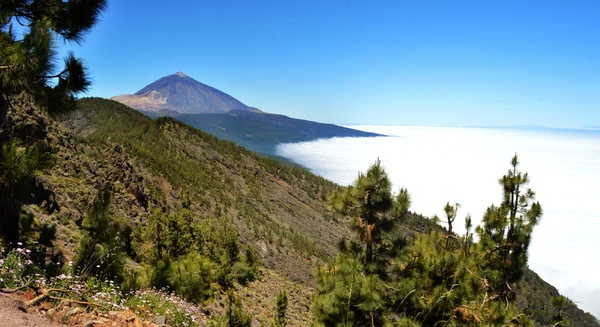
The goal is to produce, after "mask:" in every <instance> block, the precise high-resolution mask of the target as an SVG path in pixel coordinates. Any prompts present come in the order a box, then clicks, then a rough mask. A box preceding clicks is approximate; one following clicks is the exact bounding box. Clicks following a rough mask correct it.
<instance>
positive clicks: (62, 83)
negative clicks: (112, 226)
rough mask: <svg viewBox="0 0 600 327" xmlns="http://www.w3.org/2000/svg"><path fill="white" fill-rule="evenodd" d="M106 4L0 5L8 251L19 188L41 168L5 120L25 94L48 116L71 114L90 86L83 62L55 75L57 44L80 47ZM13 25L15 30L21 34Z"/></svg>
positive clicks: (23, 0) (102, 0)
mask: <svg viewBox="0 0 600 327" xmlns="http://www.w3.org/2000/svg"><path fill="white" fill-rule="evenodd" d="M106 4H107V1H106V0H90V1H75V0H72V1H62V0H46V1H41V0H8V1H3V2H2V4H1V5H0V146H1V148H0V166H1V167H0V168H1V169H0V172H1V173H0V174H2V176H0V226H2V230H0V233H1V234H2V237H3V238H4V240H5V241H6V242H7V243H8V244H7V245H8V246H13V245H14V243H16V242H17V241H18V240H19V239H20V237H19V212H20V205H21V204H20V201H19V199H17V195H16V194H15V193H16V191H17V189H16V188H17V187H18V186H19V185H20V184H23V183H27V180H29V179H31V178H32V177H33V173H34V172H35V170H36V169H38V167H39V164H40V162H41V160H40V159H41V158H42V155H41V152H40V151H39V149H38V148H37V147H34V146H27V147H21V146H19V145H18V144H17V143H16V141H15V140H13V137H12V135H11V126H10V122H9V119H8V113H9V108H10V107H11V103H12V102H13V99H14V97H16V96H19V95H20V94H22V93H26V94H27V95H28V96H29V97H31V98H33V99H34V100H35V101H36V102H37V103H38V104H40V105H42V106H43V107H44V108H46V109H49V110H51V111H52V110H59V109H61V110H62V109H67V108H73V107H74V103H75V101H74V100H75V95H76V94H78V93H80V92H83V91H86V90H87V89H88V87H89V85H90V82H89V79H88V77H87V73H86V69H85V67H84V66H83V64H82V60H81V59H78V58H75V57H74V56H73V54H69V55H68V56H67V58H65V65H64V68H63V69H61V70H57V69H56V56H57V53H56V49H55V48H56V43H57V41H58V40H59V39H58V38H57V36H60V37H61V38H62V39H63V40H65V41H81V40H82V38H83V35H84V34H85V33H86V32H88V31H89V30H90V29H91V28H92V26H93V25H94V24H95V23H96V21H97V18H98V17H99V15H100V13H101V12H102V11H103V10H104V8H105V7H106ZM14 24H18V25H20V26H19V28H20V31H19V32H20V33H18V34H17V33H16V32H15V28H14V26H13V25H14Z"/></svg>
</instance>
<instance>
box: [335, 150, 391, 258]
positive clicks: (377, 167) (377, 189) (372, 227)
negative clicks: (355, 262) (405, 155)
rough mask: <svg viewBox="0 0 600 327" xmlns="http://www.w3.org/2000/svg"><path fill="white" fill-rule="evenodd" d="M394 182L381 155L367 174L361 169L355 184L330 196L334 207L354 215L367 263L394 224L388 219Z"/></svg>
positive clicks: (355, 227)
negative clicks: (376, 246) (383, 235)
mask: <svg viewBox="0 0 600 327" xmlns="http://www.w3.org/2000/svg"><path fill="white" fill-rule="evenodd" d="M391 188H392V186H391V182H390V180H389V178H388V176H387V173H386V172H385V170H384V169H383V167H381V162H380V161H379V159H377V161H376V162H375V164H373V165H372V166H371V167H370V168H369V170H367V173H366V174H363V173H360V174H359V176H358V179H357V180H356V182H355V183H354V185H353V186H350V187H347V188H345V189H344V190H342V191H341V192H337V193H335V194H334V195H333V196H332V197H331V198H330V203H331V206H330V207H331V209H332V210H333V211H335V212H337V213H339V214H344V215H350V216H352V217H353V218H354V224H353V228H354V230H355V231H356V233H357V236H358V237H357V238H358V241H359V242H360V243H361V244H362V247H363V248H364V251H363V252H364V254H363V257H364V263H365V264H366V265H370V264H371V263H372V262H373V260H374V259H373V252H374V246H375V245H376V243H378V242H379V241H380V240H381V235H382V234H383V233H384V232H385V231H386V229H387V227H390V226H391V224H389V223H387V222H386V220H387V219H389V218H390V217H389V216H388V213H389V211H390V210H391V209H392V206H393V203H394V202H393V199H392V194H391Z"/></svg>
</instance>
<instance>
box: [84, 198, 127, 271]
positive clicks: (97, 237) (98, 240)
mask: <svg viewBox="0 0 600 327" xmlns="http://www.w3.org/2000/svg"><path fill="white" fill-rule="evenodd" d="M110 197H111V195H110V190H109V189H108V188H105V189H102V190H100V191H98V196H97V197H96V200H95V201H94V203H93V204H92V207H91V208H90V210H89V212H88V215H87V216H86V218H85V219H84V220H83V226H82V227H83V229H84V231H85V235H84V237H83V238H82V239H81V241H80V243H79V248H78V250H77V257H76V258H75V260H74V264H73V266H74V268H75V269H76V270H77V271H78V272H79V273H80V274H81V275H82V276H86V277H88V276H96V277H101V278H109V279H112V280H116V281H120V280H121V279H122V273H123V271H122V270H123V255H122V251H123V248H122V246H123V242H122V240H123V238H124V237H123V232H124V231H127V230H128V229H127V228H126V227H125V226H126V223H125V221H124V220H121V219H116V218H114V217H113V216H112V215H111V214H110Z"/></svg>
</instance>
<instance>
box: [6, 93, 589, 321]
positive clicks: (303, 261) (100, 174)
mask: <svg viewBox="0 0 600 327" xmlns="http://www.w3.org/2000/svg"><path fill="white" fill-rule="evenodd" d="M14 107H15V108H16V109H17V110H16V111H15V112H13V113H11V117H12V121H11V125H12V127H13V134H15V135H17V136H18V137H19V138H20V139H22V140H27V138H35V139H40V138H41V139H43V140H44V149H45V150H46V151H47V152H49V153H51V154H52V159H53V165H52V166H51V167H50V168H48V169H46V170H44V171H43V172H42V173H41V174H40V175H39V177H38V178H37V181H36V183H35V185H32V189H31V194H32V195H33V197H32V199H31V203H30V204H29V205H28V206H27V207H26V210H27V211H28V212H29V213H32V214H34V215H35V216H36V217H39V220H40V222H41V223H44V222H49V223H54V224H56V226H57V242H56V243H57V245H58V249H60V251H61V252H62V255H63V256H64V257H65V259H64V260H65V261H68V260H70V259H72V258H73V257H74V255H75V249H76V246H77V244H78V243H79V241H80V240H81V239H82V234H83V231H82V221H83V220H84V218H85V216H86V212H87V211H88V209H89V208H90V206H91V205H92V202H93V199H94V197H95V195H96V193H97V191H98V189H101V188H104V187H106V186H107V185H108V186H109V187H110V188H111V190H112V193H113V197H112V201H111V205H110V212H111V214H112V215H113V216H115V217H123V218H125V219H127V220H129V221H130V223H131V225H132V226H133V227H134V229H135V228H136V226H145V225H147V224H148V221H149V220H150V219H151V216H152V215H153V213H154V212H156V210H159V211H160V210H162V211H164V210H166V211H171V212H173V213H177V212H179V211H182V210H183V209H182V208H183V207H185V206H189V207H190V209H191V211H193V212H194V213H195V214H196V215H197V216H195V217H198V218H197V219H200V220H199V221H198V222H199V223H210V222H212V221H216V222H217V225H215V226H233V227H234V228H235V229H236V233H237V234H238V235H239V236H238V237H239V239H240V241H241V243H242V244H244V245H249V246H251V247H252V248H254V249H255V250H256V253H257V254H258V256H259V258H260V261H261V262H262V270H263V273H262V278H260V279H259V280H256V281H253V282H250V283H248V284H247V285H246V286H243V285H237V286H236V289H237V293H238V296H240V297H241V298H242V300H243V301H244V302H245V307H246V309H247V310H249V311H250V312H251V314H252V315H253V317H255V319H254V323H255V324H256V325H258V324H260V322H268V321H270V319H271V317H272V307H273V303H274V301H275V296H276V294H277V291H279V290H283V289H286V290H287V291H288V294H289V296H290V304H289V312H288V317H289V323H290V325H291V326H308V325H309V323H310V319H311V312H310V307H311V298H312V295H313V294H314V290H313V287H314V278H313V270H314V268H315V267H316V265H318V264H319V263H322V262H324V261H325V260H327V259H329V258H331V257H332V256H334V255H335V254H336V253H337V250H336V244H337V243H338V241H339V240H340V239H341V238H342V237H344V236H349V235H350V230H349V228H348V227H347V222H345V221H343V220H342V221H338V219H340V218H341V217H334V216H333V215H332V214H331V213H329V211H328V210H327V205H326V201H325V200H326V198H327V196H328V194H330V193H331V192H332V191H333V190H335V189H336V188H337V186H336V185H335V184H333V183H332V182H329V181H327V180H325V179H323V178H320V177H318V176H315V175H313V174H311V173H309V172H308V171H306V170H304V169H302V168H299V167H289V166H285V165H282V164H280V163H279V162H277V161H275V160H271V159H266V158H262V157H259V156H257V155H255V154H253V153H252V152H249V151H247V150H245V149H244V148H241V147H239V146H236V145H235V144H233V143H231V142H228V141H223V140H219V139H218V138H216V137H214V136H212V135H209V134H206V133H204V132H201V131H198V130H196V129H194V128H192V127H190V126H187V125H184V124H182V123H180V122H178V121H176V120H173V119H171V118H160V119H156V120H151V119H149V118H147V117H146V116H144V115H142V114H140V113H138V112H136V111H134V110H132V109H130V108H128V107H126V106H124V105H122V104H120V103H117V102H115V101H111V100H104V99H83V100H81V101H80V102H79V109H78V110H76V111H74V112H71V113H69V114H67V115H64V116H61V117H58V121H57V120H55V119H50V118H48V117H46V116H44V115H40V114H38V113H37V111H35V110H33V109H32V108H31V106H30V105H29V103H28V102H27V101H25V100H21V101H20V102H19V101H17V102H16V104H15V106H14ZM219 222H222V223H227V224H229V225H227V224H224V225H220V224H219ZM426 226H428V227H426ZM431 227H432V221H431V220H427V219H425V218H423V217H421V216H419V215H415V214H413V215H411V219H409V220H408V221H407V222H406V225H405V226H403V227H402V229H403V231H404V233H405V235H407V237H410V235H411V234H413V233H416V232H419V231H422V230H424V229H425V228H431ZM219 228H221V227H218V228H216V229H219ZM223 228H225V227H223ZM208 230H209V232H208V233H212V232H213V231H210V229H208ZM214 232H217V231H216V230H215V231H214ZM207 236H209V235H207ZM130 265H132V267H133V268H135V265H136V263H135V262H130ZM557 294H558V292H557V291H556V289H554V288H553V287H552V286H551V285H549V284H547V283H545V282H544V281H543V280H541V279H540V278H539V277H538V276H537V275H536V274H535V273H533V272H528V273H527V274H526V278H525V279H524V280H523V282H522V283H521V284H520V285H519V301H518V303H519V306H520V307H522V308H523V309H525V311H526V312H528V313H530V314H531V315H532V316H533V318H534V319H535V320H536V321H537V323H538V324H539V325H540V326H546V325H550V324H549V323H548V321H549V319H548V318H549V317H551V316H552V314H553V311H552V310H553V309H552V307H551V305H550V304H549V301H550V300H549V299H551V298H552V297H553V296H556V295H557ZM208 308H209V310H210V311H211V312H221V311H222V310H223V305H222V300H221V298H220V297H219V296H216V298H215V300H214V301H213V302H212V304H210V305H208ZM566 314H567V318H568V319H569V320H570V321H571V322H572V323H573V325H577V326H598V325H597V324H596V323H595V322H594V318H593V317H592V316H591V315H588V314H584V313H583V312H582V311H581V310H579V309H578V308H577V307H576V306H575V305H574V304H571V305H570V306H569V308H568V310H567V312H566Z"/></svg>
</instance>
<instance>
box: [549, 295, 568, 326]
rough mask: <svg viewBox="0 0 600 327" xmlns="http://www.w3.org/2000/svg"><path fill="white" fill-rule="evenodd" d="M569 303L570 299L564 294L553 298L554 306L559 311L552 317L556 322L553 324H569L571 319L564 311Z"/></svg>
mask: <svg viewBox="0 0 600 327" xmlns="http://www.w3.org/2000/svg"><path fill="white" fill-rule="evenodd" d="M568 304H569V300H568V299H567V298H566V297H564V296H562V295H561V296H557V297H555V298H553V299H552V306H553V307H554V308H555V309H556V311H557V313H556V314H555V315H554V316H553V317H552V321H553V322H554V325H553V326H569V320H568V319H567V318H565V316H564V313H565V312H564V311H565V308H566V307H567V305H568Z"/></svg>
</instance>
